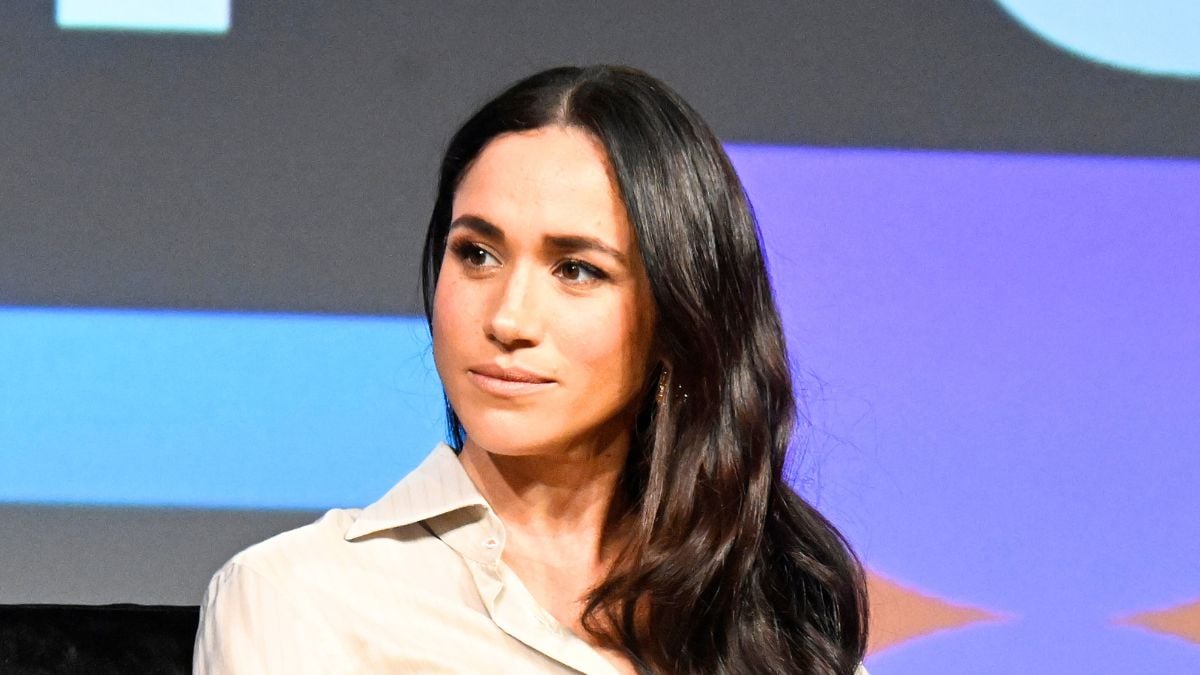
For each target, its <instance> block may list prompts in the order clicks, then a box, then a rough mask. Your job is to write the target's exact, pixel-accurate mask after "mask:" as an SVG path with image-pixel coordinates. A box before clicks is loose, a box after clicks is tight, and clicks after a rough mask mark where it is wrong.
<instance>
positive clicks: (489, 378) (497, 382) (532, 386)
mask: <svg viewBox="0 0 1200 675" xmlns="http://www.w3.org/2000/svg"><path fill="white" fill-rule="evenodd" d="M467 376H468V377H470V379H471V381H472V382H473V383H474V384H475V386H476V387H479V388H480V389H482V390H483V391H485V392H487V393H489V394H492V395H493V396H499V397H502V398H513V397H517V396H527V395H529V394H536V393H538V392H541V391H545V390H546V389H549V388H550V387H553V386H554V385H555V384H557V382H555V381H554V380H552V379H550V378H548V377H545V376H542V375H539V374H537V373H535V372H532V371H529V370H525V369H524V368H518V367H511V368H505V367H502V366H499V365H496V364H492V363H485V364H480V365H477V366H472V367H470V368H468V369H467Z"/></svg>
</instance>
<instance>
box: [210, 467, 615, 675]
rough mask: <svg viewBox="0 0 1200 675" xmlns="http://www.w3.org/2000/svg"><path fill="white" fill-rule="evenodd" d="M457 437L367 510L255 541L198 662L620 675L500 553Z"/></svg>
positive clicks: (494, 525) (214, 594) (232, 566)
mask: <svg viewBox="0 0 1200 675" xmlns="http://www.w3.org/2000/svg"><path fill="white" fill-rule="evenodd" d="M503 550H504V526H503V524H502V523H501V522H500V519H499V518H497V517H496V514H495V513H494V512H493V511H492V509H491V507H490V506H489V505H488V504H487V502H486V501H485V500H484V498H483V496H482V495H480V494H479V490H477V489H476V488H475V485H474V484H473V483H472V482H471V479H470V477H468V476H467V473H466V471H465V470H464V469H463V467H462V465H461V464H460V463H459V461H458V457H457V456H456V455H455V454H454V451H453V450H451V449H450V447H449V446H447V445H444V444H441V445H438V446H437V447H436V448H435V449H434V450H433V452H432V453H431V454H430V455H429V457H427V458H426V459H425V461H424V462H423V463H422V464H421V465H420V466H419V467H418V468H417V469H416V470H414V471H413V472H412V473H410V474H409V475H408V476H406V477H405V478H404V479H403V480H401V481H400V482H399V483H398V484H397V485H396V486H395V487H393V488H392V489H391V490H390V491H389V492H388V493H387V494H386V495H384V496H383V498H382V499H380V500H379V501H377V502H375V503H374V504H371V505H370V506H368V507H367V508H365V509H335V510H332V511H329V512H328V513H326V514H325V515H324V516H323V517H322V518H321V519H320V520H318V521H317V522H315V523H312V524H311V525H306V526H304V527H301V528H299V529H296V530H292V531H290V532H285V533H283V534H280V535H278V536H276V537H273V538H271V539H268V540H267V541H265V542H262V543H261V544H257V545H255V546H252V547H250V548H249V549H246V550H245V551H242V552H241V553H239V554H237V555H236V556H234V557H233V559H232V560H230V561H229V562H228V563H226V564H225V566H224V567H222V568H221V569H220V570H219V571H218V572H217V573H216V575H215V576H214V577H213V579H212V581H211V582H210V583H209V586H208V591H207V592H206V593H205V596H204V602H203V604H202V606H201V614H200V629H199V632H198V634H197V639H196V648H195V655H194V668H195V672H196V673H198V674H199V675H204V674H206V673H256V674H257V673H287V674H289V675H300V674H303V673H431V674H432V673H573V672H583V673H595V674H599V673H604V674H609V673H615V672H616V671H615V669H614V668H613V667H612V666H611V665H610V664H609V663H608V662H607V661H606V660H605V659H604V658H603V657H601V656H600V655H599V653H597V652H596V651H595V650H594V649H593V648H592V647H591V646H590V645H589V644H587V643H586V642H585V641H583V640H582V639H581V638H579V637H578V636H576V635H575V634H574V633H572V632H571V631H569V630H567V629H566V628H564V627H563V626H562V625H561V624H560V623H559V622H558V621H557V620H556V619H554V617H552V616H551V615H550V614H549V612H547V611H546V610H544V609H542V608H541V607H540V606H539V605H538V603H537V602H536V601H535V600H534V598H533V596H532V595H531V594H530V593H529V590H528V589H526V588H525V586H524V584H522V583H521V580H520V579H518V578H517V576H516V575H515V574H514V573H513V572H512V570H510V569H509V568H508V567H507V566H506V565H505V564H504V562H503V561H502V560H501V559H500V554H501V552H502V551H503Z"/></svg>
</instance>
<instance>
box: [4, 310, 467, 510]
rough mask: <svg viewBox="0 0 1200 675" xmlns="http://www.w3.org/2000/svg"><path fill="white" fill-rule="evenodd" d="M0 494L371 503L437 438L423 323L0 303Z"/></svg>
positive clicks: (219, 502)
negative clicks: (1, 306)
mask: <svg viewBox="0 0 1200 675" xmlns="http://www.w3.org/2000/svg"><path fill="white" fill-rule="evenodd" d="M0 336H2V338H0V467H2V470H0V501H10V502H12V501H17V502H21V501H25V502H58V503H90V504H114V505H174V506H189V507H233V508H285V509H293V508H294V509H317V508H324V507H328V506H356V505H365V504H367V503H370V502H371V501H373V500H374V499H376V498H377V497H378V496H380V495H381V494H383V492H384V491H386V490H387V488H388V487H390V485H391V484H392V483H393V482H394V481H396V480H398V479H399V478H400V477H401V476H402V475H404V473H406V472H407V471H408V470H409V469H410V468H412V467H413V466H415V465H416V463H417V462H418V461H419V460H420V459H421V458H422V457H423V456H424V455H425V453H426V452H427V451H428V450H429V449H430V448H431V447H432V445H433V444H434V443H436V442H437V441H438V440H440V439H441V438H442V419H443V414H442V411H441V403H440V401H441V390H440V387H439V385H438V382H437V376H436V373H435V371H434V369H433V364H432V358H431V356H430V351H429V335H428V330H427V329H426V327H425V322H424V320H423V319H418V318H413V317H405V318H390V319H385V318H364V317H355V318H347V317H320V316H316V317H314V316H287V315H277V316H259V315H238V314H203V313H179V312H150V311H116V310H58V309H54V310H50V309H15V308H12V309H0Z"/></svg>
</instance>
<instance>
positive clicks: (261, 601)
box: [192, 562, 351, 675]
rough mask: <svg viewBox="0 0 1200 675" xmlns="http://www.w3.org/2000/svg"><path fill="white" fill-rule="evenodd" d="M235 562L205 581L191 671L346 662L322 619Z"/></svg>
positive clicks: (328, 669)
mask: <svg viewBox="0 0 1200 675" xmlns="http://www.w3.org/2000/svg"><path fill="white" fill-rule="evenodd" d="M293 595H294V594H289V593H286V592H283V590H282V589H281V588H280V587H278V585H277V584H275V583H273V582H272V581H271V580H270V579H268V578H266V577H265V576H263V575H262V574H259V573H258V572H256V571H254V570H253V569H251V568H248V567H246V566H244V565H241V564H239V563H236V562H230V563H227V564H226V565H225V567H223V568H221V570H220V571H218V572H217V573H216V575H214V576H213V578H212V581H211V582H209V585H208V590H207V591H206V592H205V594H204V601H203V602H202V604H201V606H200V627H199V629H198V631H197V633H196V646H195V651H194V652H193V655H192V668H193V672H194V673H196V675H210V674H211V675H217V674H220V675H227V674H228V675H238V674H241V673H256V674H257V673H263V674H272V673H287V674H288V675H291V674H293V673H294V674H298V675H300V674H307V673H334V672H341V671H342V670H343V668H345V667H346V664H348V663H350V662H351V660H350V659H347V658H345V655H344V654H342V653H341V652H342V650H343V649H344V647H342V646H341V645H339V644H338V643H337V641H336V640H334V639H333V638H332V637H331V633H330V631H329V629H328V628H329V627H328V625H327V624H326V622H325V621H324V619H323V618H322V617H321V616H319V615H317V614H316V613H315V611H314V610H313V609H311V608H306V607H305V606H304V604H303V602H302V598H301V599H297V598H295V597H293Z"/></svg>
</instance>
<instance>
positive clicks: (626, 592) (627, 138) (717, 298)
mask: <svg viewBox="0 0 1200 675" xmlns="http://www.w3.org/2000/svg"><path fill="white" fill-rule="evenodd" d="M551 125H563V126H570V127H575V128H579V129H584V130H586V131H588V132H589V133H591V134H592V135H593V136H594V137H595V138H596V139H598V140H599V142H600V143H601V144H602V145H603V147H604V149H605V151H606V153H607V156H608V160H609V162H610V164H611V167H612V171H613V174H614V175H615V177H616V182H617V187H618V189H619V192H620V196H621V198H622V200H623V201H624V203H625V208H626V209H627V213H628V218H629V222H630V223H632V225H633V228H634V231H635V234H636V237H637V243H638V247H639V250H640V251H641V255H642V260H643V262H644V264H645V269H646V273H647V275H648V276H649V279H650V288H651V289H652V291H653V294H654V303H655V306H656V309H657V317H658V319H657V325H656V326H655V340H656V342H655V344H656V348H657V352H656V355H657V357H658V358H659V359H661V368H659V369H656V370H655V373H654V376H655V377H656V378H661V379H662V381H663V384H665V385H666V386H664V387H663V392H664V395H663V396H661V397H657V396H654V395H650V396H648V397H647V399H646V401H645V405H644V407H643V410H642V411H641V413H640V414H639V415H638V418H637V422H636V424H635V429H633V442H632V447H631V449H630V453H629V460H628V464H627V465H626V469H625V472H624V475H623V478H622V487H621V489H622V490H623V491H624V492H625V495H624V496H625V497H626V499H624V500H614V501H615V502H618V503H622V504H624V506H623V507H621V508H623V509H624V512H623V513H619V514H615V516H616V517H615V518H613V519H612V521H611V522H613V523H615V525H614V527H620V528H622V530H623V533H624V534H625V535H626V536H625V537H624V538H623V539H624V540H625V541H627V542H628V543H627V544H626V546H625V548H624V549H623V551H622V554H621V556H620V558H619V561H618V563H617V564H616V565H615V566H614V568H613V569H612V571H611V572H610V573H609V575H608V576H607V578H606V579H604V580H603V581H602V582H601V583H600V584H598V585H597V586H596V587H595V588H593V589H592V591H591V593H590V595H589V597H588V598H587V604H586V608H585V611H584V616H583V625H584V627H585V628H586V629H587V630H588V632H589V633H591V635H592V637H593V638H594V639H595V640H597V641H598V642H600V643H602V644H605V645H607V646H610V647H614V648H617V649H621V650H623V651H624V652H625V653H626V654H627V655H628V656H629V657H630V658H631V659H632V660H633V662H634V663H635V664H637V666H638V668H639V669H640V670H641V671H643V672H652V673H706V674H710V673H738V674H742V673H811V674H814V675H818V674H819V675H825V674H829V675H833V674H848V673H852V672H853V671H854V670H855V668H856V666H857V664H858V663H859V662H860V661H861V660H862V658H863V653H864V651H865V648H866V635H867V605H866V591H865V583H864V577H863V573H862V568H861V566H860V564H859V562H858V560H857V559H856V558H855V556H854V554H853V553H852V552H851V550H850V548H849V546H848V545H847V543H846V541H845V539H844V538H843V537H842V536H841V534H839V533H838V531H837V530H836V529H835V528H834V526H833V525H832V524H830V523H829V521H827V520H826V519H825V518H824V517H822V516H821V514H820V513H818V512H817V511H816V510H815V509H814V508H813V507H812V506H810V505H809V504H808V503H806V502H805V501H804V500H803V499H802V498H800V497H799V496H798V495H797V494H796V493H795V492H794V491H793V490H792V488H791V487H789V486H788V484H787V483H786V482H785V481H784V479H783V468H784V459H785V455H786V453H787V449H788V444H789V441H790V438H791V434H792V431H793V428H794V426H795V422H796V405H795V400H794V397H793V391H792V377H791V372H790V367H789V364H788V357H787V351H786V347H785V344H784V338H783V330H782V327H781V325H780V320H779V314H778V311H777V310H776V307H775V301H774V298H773V296H772V292H771V287H770V283H769V281H768V278H767V271H766V267H765V263H764V259H763V254H762V246H761V242H760V240H759V232H758V226H757V224H756V223H755V220H754V215H753V212H752V211H751V208H750V204H749V201H748V199H747V198H746V194H745V191H744V189H743V188H742V184H741V181H740V180H739V179H738V177H737V174H736V173H735V172H734V170H733V166H732V165H731V164H730V162H729V158H728V157H727V156H726V154H725V152H724V150H723V149H722V148H721V144H720V142H719V141H718V140H717V138H716V136H715V135H714V134H713V132H712V131H711V129H709V127H708V126H707V125H706V124H705V122H704V121H703V120H702V119H701V118H700V116H699V115H698V114H697V113H696V111H695V110H693V109H692V108H691V106H689V105H688V104H687V103H686V102H685V101H684V100H683V99H682V98H680V96H679V95H678V94H676V93H675V92H673V91H672V90H671V89H669V88H668V87H667V86H666V85H664V84H663V83H662V82H660V81H658V80H656V79H654V78H652V77H650V76H649V75H646V74H645V73H642V72H640V71H637V70H634V69H631V68H625V67H615V66H593V67H588V68H574V67H563V68H554V69H552V70H547V71H545V72H542V73H538V74H536V75H533V76H532V77H529V78H527V79H525V80H522V81H520V82H518V83H517V84H515V85H513V86H512V87H511V88H509V89H508V90H507V91H505V92H504V93H502V94H500V95H499V96H498V97H496V98H495V99H493V100H492V101H490V102H488V103H487V104H485V105H484V106H483V107H482V108H481V109H480V110H479V111H478V112H476V113H475V114H474V115H473V116H472V117H471V118H470V119H469V120H467V122H466V123H465V124H464V125H463V126H462V128H461V129H459V131H458V132H457V133H456V134H455V135H454V137H453V138H452V139H451V141H450V145H449V147H448V149H447V150H446V155H445V158H444V160H443V162H442V166H441V176H440V180H439V183H438V190H437V201H436V203H435V205H434V209H433V215H432V217H431V218H430V221H429V230H428V233H427V235H426V238H425V249H424V262H423V266H422V270H421V282H422V288H423V292H424V298H425V313H426V316H427V317H428V318H429V319H430V325H431V327H432V309H433V307H432V303H433V292H434V287H435V285H436V284H437V279H438V274H439V272H440V269H441V264H442V257H443V255H444V253H445V248H446V237H447V232H448V230H449V227H450V218H451V206H452V202H453V199H454V192H455V190H456V189H457V187H458V184H459V182H460V180H461V179H462V177H463V175H464V173H465V172H466V171H467V169H468V168H469V167H470V166H471V164H472V162H473V161H474V160H475V158H476V157H478V155H479V153H480V152H481V151H482V150H483V148H484V146H486V145H487V143H488V142H489V141H491V140H492V139H494V138H496V137H497V136H499V135H501V134H505V133H509V132H519V131H527V130H532V129H537V128H540V127H545V126H551ZM656 383H657V380H656V381H655V382H652V383H647V389H648V390H649V391H655V390H656V389H657V387H656V386H654V385H655V384H656ZM447 408H448V411H447V412H448V418H449V425H450V437H451V441H452V444H453V445H455V447H456V448H460V449H461V447H462V442H463V436H464V431H463V427H462V425H461V423H460V422H459V420H458V417H457V416H456V415H455V414H454V410H453V409H449V404H447Z"/></svg>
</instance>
